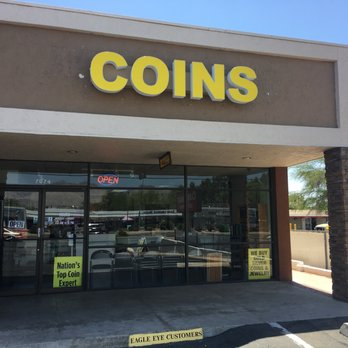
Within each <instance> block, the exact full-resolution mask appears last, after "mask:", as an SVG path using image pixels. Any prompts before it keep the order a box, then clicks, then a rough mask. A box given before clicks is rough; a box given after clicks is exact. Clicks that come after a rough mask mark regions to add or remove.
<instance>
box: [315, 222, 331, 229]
mask: <svg viewBox="0 0 348 348" xmlns="http://www.w3.org/2000/svg"><path fill="white" fill-rule="evenodd" d="M329 229H330V226H329V224H328V223H325V224H320V225H316V226H315V227H314V230H315V231H328V230H329Z"/></svg>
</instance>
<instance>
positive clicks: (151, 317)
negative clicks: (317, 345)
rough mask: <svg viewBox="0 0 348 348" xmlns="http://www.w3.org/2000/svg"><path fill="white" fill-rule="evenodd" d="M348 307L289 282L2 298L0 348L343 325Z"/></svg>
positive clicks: (106, 343) (117, 342)
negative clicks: (196, 331)
mask: <svg viewBox="0 0 348 348" xmlns="http://www.w3.org/2000/svg"><path fill="white" fill-rule="evenodd" d="M347 313H348V303H345V302H340V301H336V300H334V299H332V297H330V296H327V295H326V294H321V293H320V292H317V291H313V290H310V289H306V288H304V287H302V286H298V285H296V284H295V283H292V282H278V281H265V282H249V283H229V284H206V285H194V286H190V285H187V286H180V287H166V288H163V287H162V288H145V289H129V290H108V291H94V292H81V293H66V294H51V295H40V296H20V297H7V298H5V297H2V298H0V342H1V347H21V348H23V347H31V348H33V347H42V348H43V347H44V348H53V347H55V348H56V347H59V348H65V347H83V348H88V347H91V348H92V347H93V348H94V347H98V348H99V347H100V348H101V347H127V343H128V336H129V335H130V334H134V333H153V332H164V331H175V330H186V329H192V328H203V332H204V337H209V336H214V335H217V334H219V333H221V332H223V331H226V330H228V329H230V328H234V327H236V326H240V325H247V324H249V325H250V324H258V323H268V322H285V321H294V320H310V319H318V318H335V317H346V316H347Z"/></svg>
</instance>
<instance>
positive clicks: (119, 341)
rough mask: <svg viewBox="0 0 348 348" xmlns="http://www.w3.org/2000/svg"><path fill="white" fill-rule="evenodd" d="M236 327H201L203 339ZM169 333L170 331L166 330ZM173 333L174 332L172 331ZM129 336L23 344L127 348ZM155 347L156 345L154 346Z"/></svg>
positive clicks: (38, 347) (16, 347)
mask: <svg viewBox="0 0 348 348" xmlns="http://www.w3.org/2000/svg"><path fill="white" fill-rule="evenodd" d="M237 326H238V325H236V326H232V327H231V326H221V327H207V328H204V327H203V337H204V338H206V337H213V336H217V335H219V334H221V333H223V332H225V331H227V330H230V329H232V328H234V327H237ZM168 331H171V330H168ZM173 331H175V330H173ZM128 339H129V335H113V336H99V337H80V338H73V339H62V340H56V341H46V342H35V343H34V342H33V343H27V344H25V347H26V348H95V347H98V348H109V347H113V348H127V347H128ZM7 347H11V348H23V344H19V345H16V344H15V345H11V344H10V345H8V346H7ZM154 347H156V345H154Z"/></svg>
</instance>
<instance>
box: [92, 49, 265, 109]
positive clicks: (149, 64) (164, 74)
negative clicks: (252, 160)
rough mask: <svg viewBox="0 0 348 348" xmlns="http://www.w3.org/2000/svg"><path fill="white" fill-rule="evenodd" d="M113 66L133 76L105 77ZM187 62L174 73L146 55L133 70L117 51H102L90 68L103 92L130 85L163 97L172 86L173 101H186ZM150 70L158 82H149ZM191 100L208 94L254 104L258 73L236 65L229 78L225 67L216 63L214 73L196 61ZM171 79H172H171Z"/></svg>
mask: <svg viewBox="0 0 348 348" xmlns="http://www.w3.org/2000/svg"><path fill="white" fill-rule="evenodd" d="M106 65H111V66H112V67H113V68H114V69H115V71H116V73H117V72H118V71H119V70H124V69H130V76H129V77H125V76H120V75H119V74H116V77H115V78H114V79H111V80H109V79H107V78H106V77H105V72H104V68H105V66H106ZM186 66H187V65H186V61H185V60H178V59H175V60H174V61H173V63H172V71H169V69H168V67H167V65H166V64H165V63H164V62H163V61H162V60H161V59H159V58H156V57H152V56H142V57H139V58H137V59H136V60H135V62H134V63H133V66H132V67H129V66H128V63H127V61H126V59H125V58H124V57H123V56H122V55H120V54H119V53H116V52H100V53H98V54H96V55H95V56H94V57H93V59H92V61H91V66H90V74H91V80H92V83H93V85H94V86H95V87H96V88H97V89H98V90H99V91H101V92H105V93H118V92H121V91H122V90H123V89H124V88H125V87H126V85H127V84H129V82H130V83H131V85H132V87H133V88H134V90H135V91H136V92H137V93H139V94H141V95H144V96H147V97H155V96H158V95H160V94H162V93H163V92H164V91H165V90H166V89H168V87H169V83H170V81H171V83H172V86H171V87H172V91H173V92H172V95H173V98H185V97H186V93H187V87H188V86H187V81H186ZM146 69H150V70H152V71H153V73H154V74H155V81H154V82H153V83H149V82H147V81H146V79H145V71H146ZM189 70H190V71H189V75H190V82H189V88H190V98H191V99H198V100H199V99H202V98H203V94H204V92H206V93H207V94H208V95H209V97H210V99H211V100H213V101H223V100H225V99H226V96H227V98H228V99H229V100H230V101H232V102H233V103H237V104H246V103H250V102H252V101H254V100H255V99H256V98H257V95H258V88H257V85H256V84H255V82H254V81H255V80H256V77H257V76H256V73H255V71H254V70H253V69H251V68H249V67H247V66H235V67H233V68H232V69H231V70H230V71H229V72H228V73H227V78H226V75H225V66H224V65H223V64H213V66H212V67H211V72H210V71H209V70H208V69H207V68H206V66H205V65H204V64H203V63H202V62H192V63H191V64H190V66H189ZM170 77H171V79H170Z"/></svg>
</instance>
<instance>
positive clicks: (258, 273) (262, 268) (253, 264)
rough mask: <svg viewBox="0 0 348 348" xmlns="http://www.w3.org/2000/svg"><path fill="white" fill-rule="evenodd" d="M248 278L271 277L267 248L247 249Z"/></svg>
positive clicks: (268, 250)
mask: <svg viewBox="0 0 348 348" xmlns="http://www.w3.org/2000/svg"><path fill="white" fill-rule="evenodd" d="M248 278H249V280H258V279H270V278H271V259H270V249H269V248H257V249H249V250H248Z"/></svg>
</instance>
